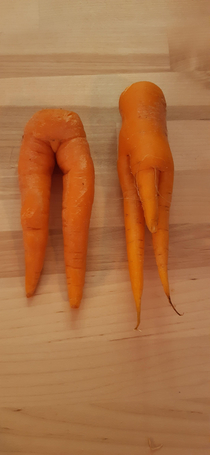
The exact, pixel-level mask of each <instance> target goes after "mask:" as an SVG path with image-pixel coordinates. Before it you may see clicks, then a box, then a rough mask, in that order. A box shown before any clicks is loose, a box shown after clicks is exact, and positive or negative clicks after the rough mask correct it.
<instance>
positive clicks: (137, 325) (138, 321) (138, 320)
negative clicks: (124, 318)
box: [134, 309, 140, 330]
mask: <svg viewBox="0 0 210 455" xmlns="http://www.w3.org/2000/svg"><path fill="white" fill-rule="evenodd" d="M139 324H140V309H139V310H137V324H136V327H135V328H134V330H137V329H138V327H139Z"/></svg>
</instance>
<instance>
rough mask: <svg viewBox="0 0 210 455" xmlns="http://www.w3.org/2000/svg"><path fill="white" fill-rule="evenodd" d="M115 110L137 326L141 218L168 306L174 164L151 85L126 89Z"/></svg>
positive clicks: (161, 103)
mask: <svg viewBox="0 0 210 455" xmlns="http://www.w3.org/2000/svg"><path fill="white" fill-rule="evenodd" d="M119 109H120V114H121V117H122V127H121V130H120V134H119V150H118V175H119V180H120V184H121V188H122V192H123V198H124V215H125V230H126V243H127V254H128V264H129V272H130V279H131V285H132V289H133V294H134V299H135V303H136V308H137V327H138V325H139V323H140V308H141V297H142V291H143V254H144V251H143V242H144V218H145V222H146V225H147V227H148V229H149V230H150V232H151V233H152V238H153V247H154V252H155V258H156V263H157V267H158V271H159V275H160V279H161V282H162V285H163V288H164V291H165V294H166V296H167V298H168V300H169V302H170V304H171V305H172V306H173V304H172V302H171V298H170V291H169V282H168V267H167V266H168V243H169V209H170V205H171V197H172V190H173V178H174V163H173V158H172V154H171V150H170V147H169V143H168V138H167V126H166V102H165V98H164V95H163V92H162V90H161V89H160V88H159V87H157V85H155V84H153V83H151V82H137V83H135V84H132V85H131V86H130V87H128V88H126V89H125V90H124V92H123V93H122V94H121V96H120V100H119ZM173 308H174V310H175V311H176V312H177V313H178V311H177V310H176V308H175V307H174V306H173ZM178 314H180V313H178ZM137 327H136V328H137Z"/></svg>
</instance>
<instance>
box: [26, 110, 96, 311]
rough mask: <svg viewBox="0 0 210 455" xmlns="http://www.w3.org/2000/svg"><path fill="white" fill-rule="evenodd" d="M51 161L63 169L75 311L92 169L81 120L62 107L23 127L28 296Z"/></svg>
mask: <svg viewBox="0 0 210 455" xmlns="http://www.w3.org/2000/svg"><path fill="white" fill-rule="evenodd" d="M55 158H56V160H57V163H58V165H59V167H60V169H61V170H62V171H63V202H62V224H63V238H64V257H65V267H66V277H67V286H68V296H69V301H70V306H71V307H72V308H77V307H79V305H80V301H81V299H82V293H83V286H84V281H85V269H86V254H87V243H88V231H89V222H90V216H91V209H92V203H93V197H94V167H93V162H92V158H91V156H90V150H89V145H88V142H87V139H86V134H85V131H84V128H83V124H82V122H81V120H80V118H79V116H78V115H77V114H76V113H74V112H68V111H66V110H62V109H44V110H41V111H39V112H37V113H35V114H34V115H33V117H32V118H31V119H30V120H29V121H28V123H27V124H26V126H25V130H24V136H23V139H22V144H21V149H20V156H19V163H18V174H19V185H20V192H21V205H22V208H21V224H22V229H23V241H24V249H25V269H26V271H25V289H26V295H27V297H30V296H32V295H33V294H34V292H35V289H36V287H37V284H38V281H39V278H40V274H41V271H42V268H43V263H44V256H45V250H46V245H47V238H48V220H49V205H50V189H51V177H52V173H53V169H54V165H55Z"/></svg>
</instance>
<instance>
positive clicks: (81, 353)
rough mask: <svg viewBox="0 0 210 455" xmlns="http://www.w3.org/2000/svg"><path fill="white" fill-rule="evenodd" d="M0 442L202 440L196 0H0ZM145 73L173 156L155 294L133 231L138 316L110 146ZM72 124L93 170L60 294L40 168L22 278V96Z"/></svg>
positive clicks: (203, 306)
mask: <svg viewBox="0 0 210 455" xmlns="http://www.w3.org/2000/svg"><path fill="white" fill-rule="evenodd" d="M0 6H1V15H0V195H1V197H0V289H1V291H0V454H1V455H5V454H9V453H13V454H20V453H21V454H29V453H30V454H32V453H33V455H35V454H36V455H38V454H39V455H40V454H41V455H46V454H51V455H57V454H59V455H67V454H68V455H69V454H72V455H80V454H81V455H83V454H84V455H102V454H103V455H128V454H129V455H137V454H138V455H139V454H140V455H141V454H142V455H144V454H145V455H147V454H150V453H151V451H152V448H154V447H157V449H159V451H160V453H161V454H163V455H178V454H180V455H188V454H189V455H200V454H201V453H202V455H207V454H209V446H210V439H209V414H210V413H209V406H210V385H209V372H210V329H209V327H210V317H209V316H210V311H209V308H210V291H209V272H210V92H209V88H210V85H209V74H210V63H209V42H210V39H209V38H210V32H209V18H210V4H209V2H208V1H198V0H195V1H194V2H190V0H188V1H185V2H182V1H181V0H178V1H177V2H174V1H173V0H163V1H161V2H155V0H153V1H152V0H149V1H147V2H143V1H135V0H131V1H130V2H126V1H125V0H123V1H122V0H121V1H119V0H114V1H111V0H107V1H106V2H97V1H95V0H93V1H91V0H88V1H86V2H82V1H77V2H76V1H71V2H69V1H67V0H60V1H59V2H56V1H55V0H54V1H50V0H42V2H41V1H38V0H31V1H30V2H28V1H27V0H15V1H13V2H12V3H11V2H7V1H6V0H1V1H0ZM138 80H148V81H152V82H154V83H156V84H158V85H159V86H160V87H161V88H162V90H163V92H164V94H165V97H166V101H167V105H168V117H167V118H168V133H169V141H170V145H171V149H172V152H173V156H174V162H175V184H174V192H173V202H172V207H171V215H170V249H169V277H170V286H171V295H172V298H173V302H174V304H175V305H176V307H177V309H178V310H179V311H181V312H184V316H183V317H179V316H177V315H176V314H175V313H174V312H173V310H172V308H171V307H170V306H169V304H168V302H167V299H166V297H165V296H164V293H163V290H162V287H161V283H160V280H159V277H158V273H157V269H156V265H155V260H154V255H153V251H152V245H151V236H150V234H149V233H148V232H147V235H146V246H145V283H144V293H143V300H142V318H141V319H142V322H141V332H135V331H134V330H133V328H134V326H135V321H136V313H135V305H134V300H133V296H132V292H131V286H130V281H129V275H128V265H127V257H126V244H125V234H124V224H123V207H122V195H121V191H120V186H119V181H118V176H117V169H116V160H117V138H118V131H119V125H120V115H119V112H118V100H119V96H120V94H121V92H122V91H123V90H124V89H125V87H127V86H128V85H130V84H131V83H133V82H135V81H138ZM45 107H65V108H67V109H70V110H74V111H76V112H77V113H78V114H79V115H80V117H81V119H82V121H83V124H84V127H85V130H86V133H87V138H88V141H89V144H90V149H91V154H92V157H93V161H94V165H95V173H96V185H95V200H94V206H93V211H92V217H91V225H90V235H89V247H88V258H87V273H86V283H85V289H84V298H83V301H82V304H81V307H80V309H79V310H77V311H73V310H70V308H69V304H68V299H67V288H66V281H65V274H64V258H63V239H62V230H61V197H62V175H61V173H60V172H59V170H58V169H57V168H56V170H55V173H54V176H53V183H52V197H51V209H50V232H49V242H48V247H47V253H46V260H45V265H44V270H43V273H42V276H41V280H40V283H39V286H38V288H37V292H36V295H35V296H34V297H33V298H32V299H30V300H27V299H26V297H25V294H24V253H23V242H22V232H21V226H20V194H19V188H18V178H17V162H18V155H19V148H20V142H21V137H22V134H23V129H24V126H25V124H26V122H27V121H28V119H29V118H30V117H31V116H32V115H33V113H34V112H36V111H37V110H38V109H41V108H45Z"/></svg>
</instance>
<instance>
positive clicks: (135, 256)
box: [118, 142, 145, 329]
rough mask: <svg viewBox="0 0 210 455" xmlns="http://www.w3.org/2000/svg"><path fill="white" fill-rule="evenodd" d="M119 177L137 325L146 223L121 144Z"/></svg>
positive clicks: (127, 158) (141, 288) (141, 290)
mask: <svg viewBox="0 0 210 455" xmlns="http://www.w3.org/2000/svg"><path fill="white" fill-rule="evenodd" d="M118 175H119V180H120V184H121V188H122V192H123V200H124V223H125V234H126V245H127V257H128V268H129V274H130V280H131V287H132V291H133V296H134V301H135V304H136V312H137V325H136V329H137V327H138V326H139V324H140V312H141V297H142V292H143V265H144V233H145V222H144V213H143V209H142V205H141V202H140V200H139V197H138V194H137V190H136V187H135V184H134V183H135V182H134V178H133V176H132V174H131V173H130V165H129V157H128V156H126V155H125V154H124V147H123V144H121V143H120V142H119V156H118Z"/></svg>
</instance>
